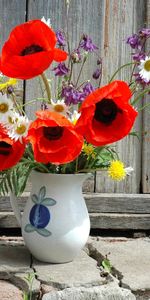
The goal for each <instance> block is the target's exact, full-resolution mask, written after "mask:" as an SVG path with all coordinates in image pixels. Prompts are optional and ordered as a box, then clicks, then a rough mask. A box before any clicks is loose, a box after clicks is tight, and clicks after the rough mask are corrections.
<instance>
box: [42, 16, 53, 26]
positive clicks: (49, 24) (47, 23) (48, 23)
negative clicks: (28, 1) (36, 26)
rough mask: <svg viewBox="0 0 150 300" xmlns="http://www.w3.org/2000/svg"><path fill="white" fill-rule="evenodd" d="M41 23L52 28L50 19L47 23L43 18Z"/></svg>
mask: <svg viewBox="0 0 150 300" xmlns="http://www.w3.org/2000/svg"><path fill="white" fill-rule="evenodd" d="M41 21H42V22H43V23H45V24H46V25H47V26H48V27H52V24H51V20H50V18H48V19H47V21H46V19H45V17H44V16H43V17H42V19H41Z"/></svg>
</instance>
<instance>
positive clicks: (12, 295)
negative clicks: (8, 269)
mask: <svg viewBox="0 0 150 300" xmlns="http://www.w3.org/2000/svg"><path fill="white" fill-rule="evenodd" d="M10 299H12V300H23V294H22V292H21V291H20V290H19V289H18V288H17V287H16V286H14V285H13V284H11V283H10V282H7V281H4V280H0V300H10Z"/></svg>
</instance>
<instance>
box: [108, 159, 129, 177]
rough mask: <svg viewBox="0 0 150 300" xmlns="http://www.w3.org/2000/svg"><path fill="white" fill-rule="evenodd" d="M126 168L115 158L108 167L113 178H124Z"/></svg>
mask: <svg viewBox="0 0 150 300" xmlns="http://www.w3.org/2000/svg"><path fill="white" fill-rule="evenodd" d="M126 174H127V172H126V169H125V167H124V164H123V162H122V161H120V160H113V161H112V162H111V164H110V166H109V168H108V176H109V177H111V178H112V179H113V180H117V181H120V180H123V179H124V178H125V177H126Z"/></svg>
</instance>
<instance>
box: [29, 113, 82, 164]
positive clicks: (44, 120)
mask: <svg viewBox="0 0 150 300" xmlns="http://www.w3.org/2000/svg"><path fill="white" fill-rule="evenodd" d="M36 115H37V117H38V118H37V119H36V120H35V121H34V122H32V124H31V126H30V129H29V132H28V140H29V141H30V142H31V144H32V147H33V152H34V157H35V160H36V161H38V162H42V163H48V162H50V163H54V164H63V163H68V162H71V161H73V160H74V159H75V158H76V157H77V156H78V155H79V154H80V152H81V150H82V145H83V137H82V136H81V135H79V134H77V132H76V131H75V129H74V125H73V124H72V123H71V122H70V121H69V120H67V119H66V118H65V117H64V116H63V115H61V114H59V113H57V112H50V111H47V110H45V111H38V112H37V113H36Z"/></svg>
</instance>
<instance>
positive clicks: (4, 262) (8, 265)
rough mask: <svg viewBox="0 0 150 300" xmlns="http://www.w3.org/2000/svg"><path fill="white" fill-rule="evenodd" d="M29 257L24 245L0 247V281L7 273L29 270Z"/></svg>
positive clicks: (2, 245)
mask: <svg viewBox="0 0 150 300" xmlns="http://www.w3.org/2000/svg"><path fill="white" fill-rule="evenodd" d="M30 263H31V255H30V253H29V251H28V250H27V249H26V247H25V246H24V245H20V244H17V243H16V244H1V245H0V279H4V278H3V276H4V275H5V274H6V275H7V274H9V273H15V272H17V273H18V272H23V271H24V272H25V271H27V270H29V268H30Z"/></svg>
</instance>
